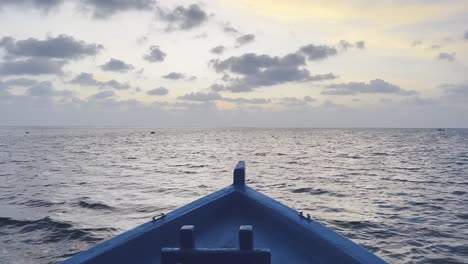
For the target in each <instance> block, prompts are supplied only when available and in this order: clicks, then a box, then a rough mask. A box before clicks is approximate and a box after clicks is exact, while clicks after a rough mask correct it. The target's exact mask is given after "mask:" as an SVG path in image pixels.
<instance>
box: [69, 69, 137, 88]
mask: <svg viewBox="0 0 468 264" xmlns="http://www.w3.org/2000/svg"><path fill="white" fill-rule="evenodd" d="M70 83H73V84H78V85H80V86H98V87H101V88H104V87H109V88H114V89H116V90H126V89H130V88H131V87H130V84H128V83H121V82H118V81H116V80H110V81H98V80H96V79H95V78H94V76H93V74H91V73H85V72H82V73H80V74H79V75H78V76H76V77H75V78H73V79H72V80H71V81H70Z"/></svg>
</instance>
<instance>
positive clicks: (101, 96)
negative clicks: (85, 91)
mask: <svg viewBox="0 0 468 264" xmlns="http://www.w3.org/2000/svg"><path fill="white" fill-rule="evenodd" d="M114 96H115V92H114V91H102V92H98V93H96V94H93V95H91V96H90V97H88V100H90V101H99V100H105V99H109V98H111V97H114Z"/></svg>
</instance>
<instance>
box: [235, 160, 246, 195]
mask: <svg viewBox="0 0 468 264" xmlns="http://www.w3.org/2000/svg"><path fill="white" fill-rule="evenodd" d="M233 185H234V186H235V187H238V188H242V187H244V185H245V162H244V161H243V160H241V161H239V162H237V165H236V168H235V169H234V182H233Z"/></svg>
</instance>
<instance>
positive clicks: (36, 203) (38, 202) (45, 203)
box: [18, 199, 65, 207]
mask: <svg viewBox="0 0 468 264" xmlns="http://www.w3.org/2000/svg"><path fill="white" fill-rule="evenodd" d="M18 204H21V205H27V206H30V207H51V206H54V205H60V204H65V202H60V203H54V202H49V201H44V200H35V199H31V200H27V201H25V202H21V203H18Z"/></svg>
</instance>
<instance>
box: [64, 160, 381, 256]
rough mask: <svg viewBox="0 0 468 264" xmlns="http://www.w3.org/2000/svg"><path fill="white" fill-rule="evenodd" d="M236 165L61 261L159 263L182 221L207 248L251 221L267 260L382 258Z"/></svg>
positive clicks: (232, 244)
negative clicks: (260, 186)
mask: <svg viewBox="0 0 468 264" xmlns="http://www.w3.org/2000/svg"><path fill="white" fill-rule="evenodd" d="M237 168H241V170H238V171H237V172H238V173H237V176H238V178H237V181H236V171H235V173H234V184H233V185H231V186H229V187H227V188H224V189H222V190H220V191H217V192H215V193H212V194H210V195H208V196H205V197H203V198H201V199H199V200H197V201H195V202H192V203H190V204H188V205H186V206H184V207H181V208H179V209H177V210H175V211H173V212H171V213H168V214H167V215H166V216H165V217H163V218H161V219H158V220H155V221H151V222H148V223H145V224H143V225H141V226H139V227H137V228H135V229H133V230H130V231H128V232H126V233H124V234H121V235H119V236H117V237H115V238H112V239H110V240H108V241H105V242H103V243H101V244H98V245H96V246H95V247H93V248H91V249H89V250H87V251H84V252H82V253H79V254H77V255H75V256H73V257H71V258H70V259H68V260H66V261H65V262H64V263H161V251H162V249H163V248H178V247H179V246H180V241H179V230H180V229H181V227H182V226H185V225H193V226H195V231H194V239H195V244H196V247H197V248H208V249H209V248H230V249H235V248H238V247H239V241H238V238H237V232H238V230H239V227H240V226H242V225H250V226H253V230H254V231H253V234H254V243H255V248H264V249H269V251H270V252H271V263H277V264H279V263H308V264H309V263H385V261H383V260H382V259H380V258H379V257H377V256H376V255H374V254H372V253H371V252H369V251H367V250H366V249H364V248H362V247H361V246H359V245H357V244H355V243H354V242H352V241H351V240H349V239H347V238H345V237H343V236H341V235H339V234H338V233H335V232H334V231H332V230H331V229H328V228H327V227H325V226H323V225H322V224H320V223H318V222H317V221H314V220H312V219H307V218H306V217H304V216H302V215H300V214H299V213H298V212H297V211H296V210H294V209H291V208H289V207H287V206H285V205H283V204H281V203H279V202H278V201H276V200H274V199H271V198H269V197H267V196H265V195H263V194H261V193H259V192H257V191H255V190H253V189H251V188H250V187H247V186H245V184H244V181H245V179H243V176H242V174H243V175H245V165H243V163H241V164H240V166H239V165H238V167H237ZM237 168H236V170H237ZM239 171H241V173H239ZM242 171H243V173H242ZM239 175H240V176H239Z"/></svg>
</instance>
